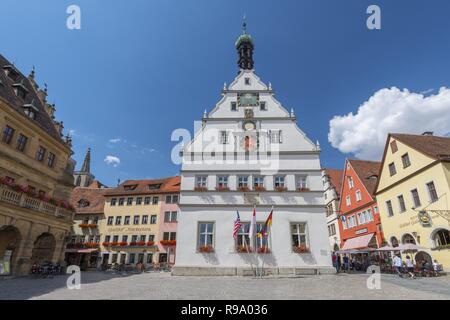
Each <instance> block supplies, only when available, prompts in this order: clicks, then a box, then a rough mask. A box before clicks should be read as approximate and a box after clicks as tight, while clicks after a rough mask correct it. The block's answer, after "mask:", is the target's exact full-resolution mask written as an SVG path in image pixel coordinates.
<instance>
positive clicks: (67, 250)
mask: <svg viewBox="0 0 450 320" xmlns="http://www.w3.org/2000/svg"><path fill="white" fill-rule="evenodd" d="M94 251H98V249H66V253H91V252H94Z"/></svg>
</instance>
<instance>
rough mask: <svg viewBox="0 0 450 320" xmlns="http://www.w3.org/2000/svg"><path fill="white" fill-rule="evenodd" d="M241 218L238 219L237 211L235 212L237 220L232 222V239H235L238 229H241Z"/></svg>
mask: <svg viewBox="0 0 450 320" xmlns="http://www.w3.org/2000/svg"><path fill="white" fill-rule="evenodd" d="M241 226H242V224H241V218H240V217H239V211H237V218H236V220H235V221H234V228H233V238H235V239H236V238H237V234H238V232H239V229H240V228H241Z"/></svg>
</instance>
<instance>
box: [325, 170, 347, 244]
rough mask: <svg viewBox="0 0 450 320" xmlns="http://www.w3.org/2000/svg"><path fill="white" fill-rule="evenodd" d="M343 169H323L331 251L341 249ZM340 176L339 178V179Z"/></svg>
mask: <svg viewBox="0 0 450 320" xmlns="http://www.w3.org/2000/svg"><path fill="white" fill-rule="evenodd" d="M342 171H343V170H335V169H333V170H329V169H324V170H323V171H322V182H323V187H324V194H323V195H324V199H325V211H326V216H327V227H328V240H329V242H330V249H331V251H337V250H339V248H340V247H339V246H340V243H341V235H340V231H339V214H338V211H339V201H340V185H338V184H340V178H342ZM337 178H339V179H337Z"/></svg>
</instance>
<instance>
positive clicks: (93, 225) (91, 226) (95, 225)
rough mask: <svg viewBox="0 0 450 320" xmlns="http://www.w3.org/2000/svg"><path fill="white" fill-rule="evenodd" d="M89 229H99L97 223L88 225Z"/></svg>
mask: <svg viewBox="0 0 450 320" xmlns="http://www.w3.org/2000/svg"><path fill="white" fill-rule="evenodd" d="M88 227H89V228H97V224H95V223H90V224H89V225H88Z"/></svg>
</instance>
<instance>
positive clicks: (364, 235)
mask: <svg viewBox="0 0 450 320" xmlns="http://www.w3.org/2000/svg"><path fill="white" fill-rule="evenodd" d="M380 165H381V163H380V162H374V161H364V160H350V159H347V160H346V161H345V168H344V175H343V177H342V181H341V202H340V206H339V217H340V219H339V231H340V234H341V246H340V247H341V249H343V250H350V249H363V248H367V247H372V248H377V247H378V248H379V247H381V246H382V243H383V241H384V238H383V231H382V229H381V221H380V213H379V210H378V206H377V203H376V200H375V196H374V191H375V186H376V184H377V180H378V174H379V170H380Z"/></svg>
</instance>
